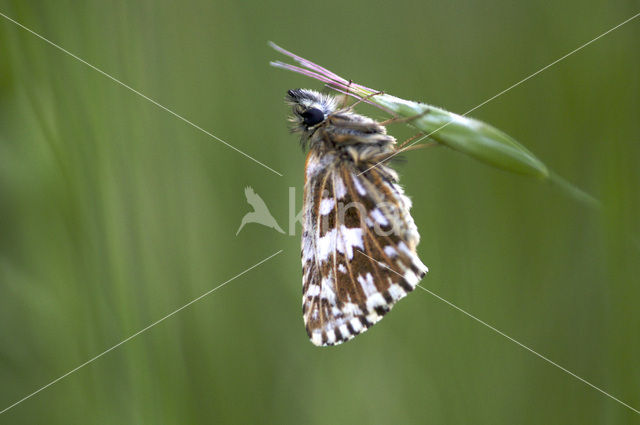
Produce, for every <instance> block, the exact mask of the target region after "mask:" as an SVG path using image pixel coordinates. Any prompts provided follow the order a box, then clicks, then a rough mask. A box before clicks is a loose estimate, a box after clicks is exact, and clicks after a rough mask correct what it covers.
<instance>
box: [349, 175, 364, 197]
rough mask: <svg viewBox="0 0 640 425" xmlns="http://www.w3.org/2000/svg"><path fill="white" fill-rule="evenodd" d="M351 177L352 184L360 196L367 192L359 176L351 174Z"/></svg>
mask: <svg viewBox="0 0 640 425" xmlns="http://www.w3.org/2000/svg"><path fill="white" fill-rule="evenodd" d="M351 179H352V180H353V185H354V186H355V188H356V190H357V191H358V193H359V194H360V195H362V196H364V195H366V194H367V191H366V190H364V187H363V186H362V183H361V182H360V178H359V177H358V176H355V175H352V176H351Z"/></svg>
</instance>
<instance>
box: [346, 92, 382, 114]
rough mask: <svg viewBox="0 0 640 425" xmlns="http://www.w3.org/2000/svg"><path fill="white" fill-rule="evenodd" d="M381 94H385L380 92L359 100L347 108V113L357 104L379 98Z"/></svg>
mask: <svg viewBox="0 0 640 425" xmlns="http://www.w3.org/2000/svg"><path fill="white" fill-rule="evenodd" d="M379 94H384V92H381V91H378V92H375V93H371V94H369V95H367V96H365V97H361V98H360V99H358V100H357V101H355V102H354V103H353V104H351V106H349V107H348V108H345V111H351V110H352V109H353V108H354V107H355V106H356V105H357V104H359V103H362V102H366V101H367V100H369V99H371V98H372V97H374V96H378V95H379Z"/></svg>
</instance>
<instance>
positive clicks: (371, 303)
mask: <svg viewBox="0 0 640 425" xmlns="http://www.w3.org/2000/svg"><path fill="white" fill-rule="evenodd" d="M386 304H387V302H386V301H385V300H384V297H383V296H382V294H380V292H377V293H375V294H373V295H371V296H370V297H369V298H367V308H368V309H373V308H375V307H378V306H381V305H386Z"/></svg>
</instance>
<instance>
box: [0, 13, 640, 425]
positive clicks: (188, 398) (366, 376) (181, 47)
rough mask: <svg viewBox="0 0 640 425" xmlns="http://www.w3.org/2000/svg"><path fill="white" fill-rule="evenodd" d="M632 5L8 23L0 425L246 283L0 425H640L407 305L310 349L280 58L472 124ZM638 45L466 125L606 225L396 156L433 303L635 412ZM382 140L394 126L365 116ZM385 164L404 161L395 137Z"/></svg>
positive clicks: (434, 308) (440, 313)
mask: <svg viewBox="0 0 640 425" xmlns="http://www.w3.org/2000/svg"><path fill="white" fill-rule="evenodd" d="M638 6H639V4H638V2H637V1H617V2H611V1H605V0H597V1H594V2H589V4H588V5H586V4H585V3H584V2H582V1H578V0H571V1H567V2H561V3H553V2H539V1H533V2H515V1H506V0H488V1H484V2H471V1H455V2H435V1H426V2H406V1H396V2H393V3H392V4H391V3H388V2H370V1H354V2H348V3H347V2H342V1H333V0H329V1H323V2H312V3H310V4H307V3H304V2H298V1H296V2H293V1H284V0H282V1H278V2H258V1H247V2H233V1H204V0H195V1H189V2H174V1H165V0H160V1H147V0H144V1H135V2H132V1H123V0H119V1H108V2H104V1H98V0H87V1H81V2H79V1H70V0H66V1H56V2H52V1H29V2H25V1H22V0H15V1H8V0H1V1H0V12H2V13H4V14H7V15H8V16H10V17H12V18H14V19H16V20H18V21H19V22H21V23H23V24H24V25H26V26H27V27H29V28H31V29H33V30H34V31H36V32H38V33H40V34H42V35H43V36H44V37H47V38H48V39H50V40H52V41H53V42H55V43H58V44H60V45H61V46H62V47H64V48H65V49H68V50H69V51H70V52H73V53H74V54H76V55H78V56H79V57H81V58H83V59H84V60H86V61H88V62H90V63H91V64H93V65H95V66H97V67H98V68H100V69H102V70H104V71H105V72H107V73H110V74H112V75H113V76H114V77H116V78H118V79H120V80H122V81H123V82H125V83H126V84H129V85H130V86H132V87H134V88H135V89H137V90H139V91H140V92H142V93H144V94H146V95H147V96H149V97H151V98H153V99H154V100H156V101H157V102H159V103H161V104H162V105H165V106H166V107H168V108H170V109H172V110H174V111H176V112H177V113H179V114H181V115H183V116H184V117H186V118H187V119H189V120H191V121H193V122H194V123H196V124H198V125H200V126H202V127H203V128H204V129H206V130H208V131H211V132H212V133H213V134H215V135H216V136H218V137H220V138H222V139H224V140H226V141H228V142H229V143H231V144H232V145H234V146H236V147H238V148H239V149H241V150H243V151H245V152H247V153H248V154H250V155H252V156H253V157H255V158H256V159H258V160H260V161H262V162H264V163H265V164H267V165H269V166H270V167H272V168H274V169H275V170H278V171H279V172H281V173H282V174H283V175H284V176H283V177H280V176H278V175H276V174H274V173H272V172H270V171H268V170H266V169H264V168H262V167H260V166H259V165H257V164H255V163H254V162H252V161H250V160H248V159H246V158H245V157H243V156H241V155H239V154H238V153H237V152H234V151H233V150H231V149H229V148H227V147H225V146H224V145H222V144H221V143H220V142H218V141H216V140H214V139H212V138H210V137H208V136H207V135H205V134H203V133H201V132H199V131H198V130H196V129H194V128H193V127H191V126H189V125H187V124H186V123H185V122H182V121H180V120H179V119H177V118H176V117H174V116H172V115H170V114H169V113H167V112H166V111H163V110H162V109H160V108H158V107H157V106H154V105H153V104H152V103H150V102H148V101H147V100H144V99H142V98H141V97H139V96H136V95H135V94H133V93H132V92H130V91H128V90H126V89H125V88H123V87H122V86H119V85H117V84H116V83H114V82H113V81H111V80H109V79H108V78H106V77H104V76H103V75H100V74H99V73H98V72H96V71H94V70H92V69H90V68H88V67H87V66H85V65H83V64H82V63H80V62H78V61H77V60H75V59H73V58H71V57H70V56H68V55H65V54H64V53H62V52H61V51H59V50H57V49H55V48H54V47H52V46H50V45H48V44H47V43H46V42H44V41H42V40H40V39H38V38H37V37H35V36H34V35H32V34H29V33H28V32H26V31H24V30H23V29H20V28H19V27H17V26H16V25H15V24H13V23H11V22H9V21H7V20H6V19H4V18H0V410H1V409H4V408H5V407H6V406H8V405H10V404H11V403H13V402H15V401H17V400H19V399H20V398H22V397H24V396H26V395H27V394H29V393H31V392H33V391H35V390H36V389H38V388H40V387H41V386H43V385H45V384H47V383H48V382H50V381H52V380H53V379H55V378H57V377H59V376H60V375H62V374H64V373H66V372H67V371H69V370H71V369H73V368H74V367H76V366H78V365H80V364H81V363H83V362H85V361H86V360H88V359H90V358H91V357H93V356H95V355H97V354H99V353H101V352H102V351H103V350H105V349H107V348H108V347H110V346H112V345H114V344H116V343H118V342H119V341H121V340H122V339H124V338H125V337H127V336H129V335H131V334H133V333H135V332H136V331H138V330H139V329H141V328H143V327H145V326H147V325H149V324H150V323H152V322H153V321H155V320H157V319H159V318H161V317H163V316H164V315H166V314H167V313H169V312H171V311H173V310H175V309H176V308H178V307H180V306H182V305H183V304H185V303H187V302H188V301H190V300H192V299H194V298H195V297H197V296H199V295H200V294H202V293H204V292H206V291H208V290H210V289H212V288H214V287H215V286H217V285H219V284H221V283H222V282H224V281H226V280H228V279H230V278H232V277H233V276H235V275H237V274H238V273H240V272H241V271H243V270H245V269H246V268H247V267H249V266H251V265H253V264H255V263H257V262H258V261H260V260H262V259H263V258H266V257H268V256H269V255H271V254H273V253H274V252H276V251H278V250H280V249H283V250H284V251H283V253H281V254H280V255H278V256H276V257H275V258H273V259H271V260H269V261H268V262H266V263H265V264H263V265H261V266H260V267H259V268H257V269H254V270H252V271H250V272H248V273H247V274H245V275H243V276H241V277H239V278H237V279H236V280H233V281H232V282H230V283H229V284H228V285H226V286H224V287H223V288H221V289H219V290H217V291H215V292H214V293H213V294H211V295H210V296H208V297H206V298H204V299H202V300H200V301H199V302H197V303H196V304H194V305H191V306H190V307H188V308H187V309H185V310H183V311H181V312H180V313H178V314H177V315H175V316H173V317H171V318H169V319H167V320H166V321H165V322H163V323H161V324H159V325H158V326H156V327H153V328H152V329H151V330H149V331H147V332H146V333H144V334H142V335H140V336H138V337H136V338H135V339H133V340H131V341H129V342H127V343H126V344H124V345H122V346H121V347H118V348H117V349H116V350H114V351H112V352H110V353H108V354H106V355H105V356H104V357H102V358H100V359H98V360H96V361H95V362H93V363H91V364H90V365H88V366H86V367H84V368H83V369H81V370H79V371H78V372H76V373H74V374H72V375H70V376H68V377H66V378H65V379H64V380H62V381H60V382H58V383H56V384H55V385H53V386H51V387H49V388H47V389H46V390H44V391H42V392H41V393H39V394H37V395H35V396H34V397H33V398H31V399H29V400H27V401H25V402H24V403H22V404H20V405H18V406H16V407H14V408H13V409H11V410H9V411H8V412H6V413H4V414H2V415H0V423H3V424H4V423H7V424H33V423H48V424H72V423H77V424H80V423H82V424H129V423H131V424H196V423H243V424H246V423H255V424H258V423H264V424H286V423H293V424H297V423H305V424H337V423H341V424H346V423H370V424H378V423H380V424H385V423H388V424H391V423H393V424H398V423H402V424H409V423H431V424H444V423H448V424H451V423H474V424H513V423H519V424H540V423H576V424H577V423H579V424H591V423H598V424H605V423H606V424H610V423H640V416H638V415H637V414H635V413H633V412H632V411H631V410H629V409H627V408H625V407H624V406H622V405H620V404H618V403H616V402H615V401H613V400H611V399H610V398H607V397H606V396H604V395H603V394H601V393H599V392H597V391H596V390H594V389H592V388H590V387H588V386H587V385H585V384H584V383H582V382H579V381H578V380H576V379H575V378H573V377H571V376H569V375H567V374H566V373H564V372H562V371H561V370H559V369H557V368H555V367H553V366H552V365H550V364H548V363H546V362H544V361H542V360H541V359H539V358H537V357H536V356H534V355H533V354H531V353H529V352H527V351H525V350H523V349H522V348H521V347H519V346H517V345H516V344H514V343H513V342H511V341H509V340H507V339H505V338H503V337H502V336H499V335H497V334H496V333H494V332H493V331H491V330H490V329H488V328H486V327H484V326H482V325H480V324H479V323H477V322H474V321H473V320H471V319H470V318H469V317H466V316H465V315H464V314H462V313H460V312H459V311H456V310H455V309H453V308H451V307H450V306H447V305H446V304H444V303H443V302H441V301H439V300H438V299H436V298H434V297H433V296H431V295H429V294H427V293H426V292H424V291H420V290H418V291H417V292H416V293H415V294H412V295H411V296H409V297H408V298H407V299H406V300H405V301H402V302H401V303H400V304H399V306H397V307H396V308H395V309H394V311H393V312H392V313H391V314H389V316H387V318H385V320H383V321H382V322H381V323H380V324H378V325H376V326H375V327H374V328H373V329H371V330H370V331H368V332H367V333H365V334H364V335H362V336H359V337H358V338H356V339H355V340H354V341H352V342H349V343H347V344H344V345H342V346H339V347H335V348H328V349H318V348H316V347H314V346H313V345H311V343H309V342H308V340H307V336H306V334H305V332H304V328H303V324H302V317H301V308H300V292H301V283H300V278H301V271H300V254H299V244H300V242H299V237H300V228H299V227H298V228H297V229H296V235H295V236H289V235H282V234H279V233H277V232H275V231H274V230H272V229H268V228H266V227H262V226H259V225H255V224H249V225H247V226H246V227H245V228H244V229H243V230H242V232H241V233H240V234H239V235H238V236H237V237H236V235H235V232H236V230H237V228H238V226H239V224H240V219H241V218H242V216H243V215H244V214H245V213H247V212H249V211H251V208H250V207H249V205H248V204H247V203H246V201H245V197H244V193H243V191H244V187H245V186H252V187H253V188H254V189H255V191H256V192H257V193H258V194H260V195H261V196H262V198H263V199H264V200H265V202H266V203H267V204H268V205H269V207H270V208H271V212H272V213H273V215H274V216H275V217H276V218H277V220H278V222H279V223H280V225H281V226H282V227H283V228H285V230H286V229H287V227H288V208H289V202H288V192H289V187H294V188H295V189H296V197H297V199H296V202H297V204H296V210H298V209H299V208H300V203H301V197H302V184H303V166H304V154H303V153H302V152H301V150H300V148H299V146H298V140H297V137H296V136H292V135H290V134H289V133H288V131H287V125H286V121H285V117H286V114H287V108H286V107H285V105H284V104H283V102H282V100H283V97H284V94H285V91H286V90H287V89H290V88H296V87H309V88H315V89H320V88H321V86H320V84H319V83H317V82H316V81H313V80H310V79H306V78H304V77H302V76H299V75H295V74H292V73H289V72H285V71H282V70H277V69H274V68H271V67H269V66H268V62H269V60H273V59H282V57H281V56H279V55H277V54H276V53H275V52H274V51H272V50H270V49H269V48H268V47H267V45H266V43H267V40H273V41H275V42H276V43H278V44H280V45H281V46H283V47H285V48H287V49H290V50H292V51H294V52H296V53H299V54H301V55H303V56H305V57H308V58H309V59H311V60H314V61H317V62H318V63H320V64H322V65H324V66H326V67H329V68H330V69H332V70H334V71H336V72H338V73H340V74H341V75H343V76H344V77H346V78H352V79H354V80H355V81H357V82H359V83H362V84H365V85H367V86H370V87H375V88H377V89H383V90H385V91H387V92H389V93H392V94H394V95H397V96H401V97H404V98H408V99H414V100H422V101H425V102H428V103H431V104H435V105H439V106H442V107H444V108H446V109H449V110H451V111H454V112H458V113H462V112H464V111H466V110H468V109H470V108H472V107H473V106H475V105H477V104H479V103H480V102H482V101H484V100H486V99H487V98H489V97H491V96H493V95H494V94H496V93H497V92H499V91H501V90H503V89H504V88H506V87H508V86H509V85H511V84H513V83H515V82H517V81H519V80H520V79H522V78H524V77H525V76H527V75H529V74H531V73H532V72H534V71H536V70H538V69H539V68H541V67H542V66H544V65H547V64H548V63H550V62H552V61H553V60H555V59H557V58H558V57H560V56H562V55H563V54H565V53H567V52H569V51H570V50H572V49H574V48H576V47H578V46H579V45H581V44H582V43H585V42H587V41H588V40H591V39H592V38H594V37H595V36H597V35H599V34H601V33H602V32H604V31H606V30H608V29H609V28H611V27H613V26H614V25H616V24H618V23H620V22H622V21H623V20H625V19H627V18H629V17H630V16H632V15H633V14H635V13H637V12H638V11H639V10H638V9H639V7H638ZM639 40H640V21H639V20H637V19H636V20H635V21H633V22H631V23H629V24H627V25H625V26H624V27H622V28H620V29H618V30H616V31H614V32H613V33H611V34H609V35H607V36H606V37H604V38H602V39H601V40H599V41H597V42H596V43H594V44H593V45H591V46H589V47H587V48H585V49H584V50H582V51H580V52H578V53H577V54H575V55H573V56H571V57H569V58H568V59H566V60H565V61H563V62H561V63H559V64H557V65H555V66H553V67H552V68H550V69H548V70H546V71H545V72H543V73H542V74H540V75H538V76H536V77H535V78H532V79H531V80H529V81H527V82H526V83H524V84H522V85H521V86H519V87H517V88H516V89H514V90H512V91H510V92H508V93H506V94H505V95H503V96H501V97H500V98H498V99H496V100H494V101H492V102H491V103H489V104H487V105H486V106H484V107H482V108H480V109H478V110H477V111H475V112H474V113H473V114H472V115H473V116H474V117H476V118H479V119H482V120H484V121H486V122H489V123H491V124H493V125H495V126H496V127H498V128H501V129H503V130H504V131H506V132H507V133H509V134H510V135H512V136H514V137H515V138H516V139H517V140H519V141H520V142H522V143H523V144H524V145H525V146H527V147H528V148H529V149H530V150H532V151H533V152H534V153H535V154H536V155H537V156H538V157H539V158H541V159H542V160H543V161H544V162H545V163H546V164H547V165H548V166H549V167H550V168H551V169H552V170H554V171H555V172H557V173H558V174H560V175H562V176H563V177H565V178H567V179H568V180H569V181H571V182H573V183H574V184H576V185H577V186H579V187H581V188H582V189H584V190H586V191H587V192H589V193H591V194H592V195H594V196H595V197H597V198H599V199H600V200H601V201H602V202H603V205H604V208H603V209H602V211H600V212H599V211H595V210H593V209H590V208H588V207H586V206H584V205H582V204H580V203H577V202H575V201H574V200H572V199H571V198H570V197H567V196H566V195H565V194H564V193H563V192H562V191H560V190H558V189H556V188H554V187H552V186H550V185H548V184H545V183H540V182H537V181H534V180H531V179H527V178H524V177H519V176H515V175H511V174H508V173H505V172H502V171H498V170H495V169H492V168H489V167H487V166H485V165H483V164H480V163H478V162H476V161H473V160H472V159H469V158H467V157H464V156H462V155H460V154H457V153H455V152H452V151H449V150H447V149H446V148H434V149H427V150H424V151H418V152H413V153H411V154H407V155H406V157H407V159H408V162H407V163H406V164H404V165H402V166H400V168H399V171H400V173H401V175H402V183H403V184H404V185H405V187H406V189H407V192H408V193H409V194H410V195H411V196H412V198H413V201H414V209H413V210H412V211H413V215H414V218H415V220H416V222H417V224H418V226H419V228H420V232H421V234H422V243H421V245H420V246H419V253H420V256H421V258H422V259H423V262H424V263H425V264H427V265H428V266H429V268H430V270H431V271H430V273H429V274H428V275H427V277H426V278H425V279H424V281H423V285H425V287H427V288H428V289H430V290H432V291H434V292H435V293H437V294H439V295H440V296H442V297H444V298H445V299H447V300H449V301H451V302H452V303H454V304H456V305H458V306H460V307H461V308H463V309H465V310H467V311H469V312H470V313H472V314H475V315H477V316H478V317H479V318H481V319H482V320H485V321H486V322H488V323H490V324H492V325H493V326H495V327H496V328H498V329H500V330H502V331H504V332H505V333H507V334H508V335H510V336H512V337H514V338H515V339H517V340H518V341H520V342H522V343H524V344H526V345H528V346H530V347H531V348H533V349H534V350H536V351H538V352H540V353H541V354H543V355H546V356H548V357H549V358H551V359H552V360H554V361H556V362H557V363H559V364H560V365H563V366H564V367H566V368H568V369H570V370H571V371H573V372H574V373H576V374H577V375H579V376H581V377H583V378H584V379H586V380H588V381H590V382H592V383H593V384H594V385H597V386H599V387H601V388H603V389H604V390H605V391H608V392H610V393H611V394H612V395H614V396H616V397H619V398H620V399H622V400H623V401H625V402H627V403H629V404H630V405H631V406H633V407H635V408H640V368H639V363H638V359H640V340H639V339H638V336H639V332H638V331H639V330H640V309H639V308H638V301H640V287H639V283H640V279H639V276H640V242H639V239H640V219H639V217H640V169H639V167H638V161H639V160H640V123H639V117H640V50H639V49H638V42H639ZM360 111H361V112H363V113H367V114H370V115H372V116H374V117H376V118H383V114H382V113H381V112H380V111H378V110H376V109H373V108H369V107H364V108H361V109H360ZM390 131H391V132H392V133H393V134H394V135H396V136H397V137H398V138H404V137H407V136H409V135H411V134H412V132H411V130H410V129H409V128H406V127H404V126H402V125H397V126H394V127H392V128H391V129H390Z"/></svg>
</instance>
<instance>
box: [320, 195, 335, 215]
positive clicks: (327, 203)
mask: <svg viewBox="0 0 640 425" xmlns="http://www.w3.org/2000/svg"><path fill="white" fill-rule="evenodd" d="M335 205H336V201H335V199H333V198H324V199H323V200H321V201H320V211H319V212H320V215H327V214H329V213H330V212H331V211H333V207H335Z"/></svg>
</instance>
